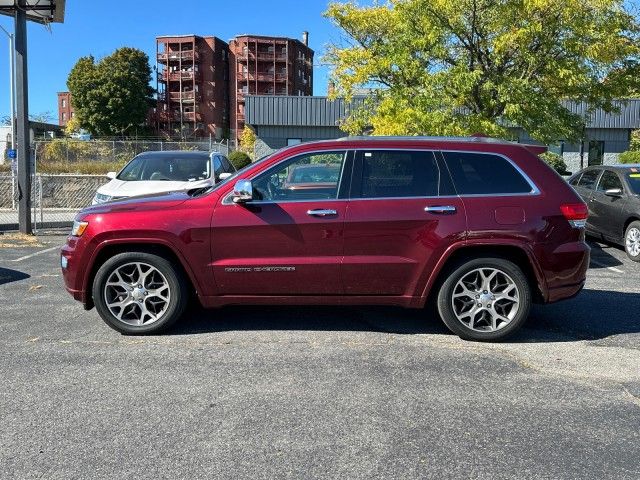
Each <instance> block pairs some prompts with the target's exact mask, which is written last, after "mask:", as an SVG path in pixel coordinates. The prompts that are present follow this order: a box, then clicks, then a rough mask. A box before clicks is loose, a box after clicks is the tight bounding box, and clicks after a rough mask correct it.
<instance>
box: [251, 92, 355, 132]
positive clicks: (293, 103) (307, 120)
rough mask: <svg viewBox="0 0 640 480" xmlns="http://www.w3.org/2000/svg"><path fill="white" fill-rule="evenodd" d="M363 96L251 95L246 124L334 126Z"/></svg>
mask: <svg viewBox="0 0 640 480" xmlns="http://www.w3.org/2000/svg"><path fill="white" fill-rule="evenodd" d="M363 102H364V99H363V98H359V97H356V98H354V99H353V100H352V101H351V102H345V101H344V100H342V99H337V100H329V99H328V98H327V97H290V96H271V95H250V96H247V97H246V109H245V114H246V123H247V124H248V125H252V126H254V127H256V126H259V125H280V126H294V125H298V126H314V127H335V126H337V125H338V123H339V122H340V120H342V119H343V118H344V117H345V116H346V115H347V114H348V112H349V110H350V109H351V108H353V107H355V106H359V105H362V103H363Z"/></svg>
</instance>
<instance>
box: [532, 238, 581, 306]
mask: <svg viewBox="0 0 640 480" xmlns="http://www.w3.org/2000/svg"><path fill="white" fill-rule="evenodd" d="M542 250H543V251H542V252H540V253H542V255H541V256H540V257H539V258H542V259H543V261H542V265H541V267H542V271H543V273H544V277H545V279H546V284H547V288H546V292H545V295H544V297H545V298H544V301H545V303H552V302H557V301H559V300H566V299H569V298H572V297H575V296H576V295H577V294H578V293H580V290H582V288H583V287H584V284H585V281H586V279H587V270H588V269H589V261H590V258H591V248H590V247H589V245H587V244H586V242H584V241H577V242H569V243H564V244H562V245H560V246H556V248H548V247H543V249H542Z"/></svg>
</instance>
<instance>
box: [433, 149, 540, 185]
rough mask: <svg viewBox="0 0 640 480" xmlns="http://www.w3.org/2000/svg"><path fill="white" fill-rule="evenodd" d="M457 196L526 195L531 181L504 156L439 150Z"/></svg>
mask: <svg viewBox="0 0 640 480" xmlns="http://www.w3.org/2000/svg"><path fill="white" fill-rule="evenodd" d="M442 155H443V156H444V159H445V162H446V163H447V166H448V167H449V170H450V172H451V176H452V177H453V183H454V185H455V187H456V190H457V191H458V194H459V195H500V194H528V193H532V192H533V187H532V186H531V184H530V183H529V182H528V181H527V179H525V178H524V177H523V175H522V174H521V173H520V172H519V171H518V169H517V168H516V167H515V166H514V165H513V164H512V163H511V162H510V161H509V160H507V159H506V158H505V157H502V156H500V155H495V154H487V153H475V152H442Z"/></svg>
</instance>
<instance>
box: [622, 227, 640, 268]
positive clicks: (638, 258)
mask: <svg viewBox="0 0 640 480" xmlns="http://www.w3.org/2000/svg"><path fill="white" fill-rule="evenodd" d="M633 229H636V230H640V222H639V221H637V220H635V221H633V222H631V223H630V224H629V226H628V227H627V229H626V230H625V232H624V251H625V252H626V253H627V257H629V258H630V259H631V260H633V261H634V262H640V251H639V252H638V254H637V255H632V254H631V251H630V250H629V234H630V233H631V232H632V230H633Z"/></svg>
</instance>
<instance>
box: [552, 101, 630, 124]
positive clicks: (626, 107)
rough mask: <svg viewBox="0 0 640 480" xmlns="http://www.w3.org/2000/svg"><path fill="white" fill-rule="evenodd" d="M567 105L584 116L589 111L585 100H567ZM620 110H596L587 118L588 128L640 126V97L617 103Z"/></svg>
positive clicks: (570, 109) (572, 110)
mask: <svg viewBox="0 0 640 480" xmlns="http://www.w3.org/2000/svg"><path fill="white" fill-rule="evenodd" d="M564 105H565V107H566V108H567V109H568V110H569V111H570V112H572V113H575V114H578V115H580V116H584V115H585V112H586V111H587V104H586V103H585V102H565V104H564ZM615 105H616V107H617V109H619V111H618V112H611V113H607V112H605V111H604V110H596V111H595V112H593V113H592V114H591V115H589V117H588V118H587V127H588V128H627V129H628V128H631V129H636V128H640V99H638V100H635V99H634V100H627V101H625V102H622V101H620V102H616V103H615Z"/></svg>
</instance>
